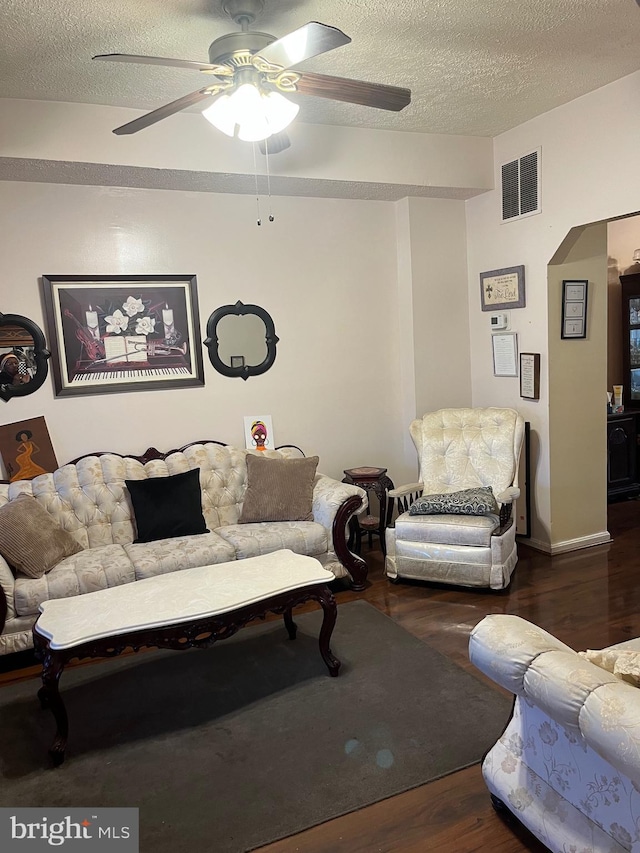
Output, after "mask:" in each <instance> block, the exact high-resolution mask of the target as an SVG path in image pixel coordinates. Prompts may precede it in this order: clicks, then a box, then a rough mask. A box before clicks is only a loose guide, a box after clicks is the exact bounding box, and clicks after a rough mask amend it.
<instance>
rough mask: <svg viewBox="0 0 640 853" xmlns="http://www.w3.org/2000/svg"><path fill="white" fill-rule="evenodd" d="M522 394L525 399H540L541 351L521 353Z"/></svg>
mask: <svg viewBox="0 0 640 853" xmlns="http://www.w3.org/2000/svg"><path fill="white" fill-rule="evenodd" d="M520 396H521V397H523V398H524V399H525V400H539V399H540V353H539V352H521V353H520Z"/></svg>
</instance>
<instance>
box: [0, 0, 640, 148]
mask: <svg viewBox="0 0 640 853" xmlns="http://www.w3.org/2000/svg"><path fill="white" fill-rule="evenodd" d="M312 20H318V21H321V22H323V23H326V24H332V25H333V26H337V27H339V28H340V29H342V30H343V31H344V32H346V33H347V35H349V36H351V38H352V40H353V41H352V43H351V44H349V45H346V46H345V47H341V48H338V49H337V50H335V51H332V52H331V53H328V54H326V55H324V56H319V57H316V58H315V59H311V60H308V61H307V62H306V63H304V64H303V65H302V66H300V70H306V71H317V72H320V73H325V74H334V75H336V76H341V77H352V78H355V79H360V80H367V81H372V82H379V83H388V84H392V85H399V86H405V87H408V88H410V89H411V90H412V92H413V100H412V103H411V104H410V106H408V107H407V108H406V109H405V110H403V111H402V112H400V113H390V112H385V111H381V110H374V109H370V108H366V107H359V106H353V105H345V104H338V103H334V102H329V101H323V100H321V99H318V98H311V97H306V98H305V97H302V96H299V102H300V103H301V105H302V106H301V111H300V116H299V120H302V121H305V122H310V123H326V124H334V125H351V126H356V127H371V128H384V129H392V130H404V131H422V132H425V133H445V134H463V135H472V136H495V135H496V134H498V133H500V132H502V131H505V130H507V129H509V128H511V127H514V126H516V125H518V124H521V123H522V122H523V121H526V120H527V119H529V118H532V117H533V116H536V115H539V114H540V113H543V112H546V111H547V110H549V109H552V108H553V107H556V106H558V105H560V104H563V103H566V102H567V101H570V100H572V99H573V98H576V97H578V96H579V95H582V94H585V93H586V92H590V91H592V90H593V89H596V88H599V87H600V86H603V85H605V84H606V83H609V82H611V81H613V80H616V79H618V78H620V77H623V76H625V75H626V74H630V73H631V72H633V71H637V70H638V69H640V8H638V5H637V3H636V2H634V0H527V2H525V1H524V0H520V2H518V0H396V2H395V3H394V2H391V0H323V2H320V0H266V5H265V9H264V12H263V14H262V15H261V17H260V18H259V19H258V20H257V21H256V23H255V24H254V25H253V27H252V29H257V30H260V31H262V32H268V33H272V34H273V35H275V36H277V37H279V36H282V35H284V34H286V33H287V32H290V31H291V30H293V29H296V28H297V27H299V26H301V25H302V24H304V23H306V22H307V21H312ZM0 28H1V31H2V33H3V36H2V49H1V50H0V97H4V98H27V99H38V100H55V101H77V102H84V103H95V104H112V105H118V106H126V107H135V108H139V109H144V110H150V109H154V108H156V107H158V106H160V105H161V104H164V103H166V102H168V101H171V100H174V99H175V98H178V97H180V96H182V95H184V94H186V93H187V92H190V91H193V90H195V89H198V88H200V87H201V86H202V80H203V77H202V75H200V74H199V72H197V71H190V70H184V69H170V68H161V67H156V66H149V65H146V66H139V65H121V64H117V63H113V64H112V63H99V62H92V61H91V57H92V56H93V55H94V54H97V53H134V54H149V55H154V56H167V57H177V58H180V59H194V60H199V61H207V51H208V47H209V44H210V43H211V42H212V41H213V40H214V39H216V38H218V37H219V36H221V35H224V34H225V33H228V32H234V31H237V29H238V28H237V27H236V25H235V24H234V23H233V21H231V19H230V18H229V17H228V16H227V15H226V14H225V13H224V12H222V11H221V9H220V5H219V0H2V2H0Z"/></svg>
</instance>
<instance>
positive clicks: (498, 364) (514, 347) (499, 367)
mask: <svg viewBox="0 0 640 853" xmlns="http://www.w3.org/2000/svg"><path fill="white" fill-rule="evenodd" d="M491 349H492V351H493V375H494V376H517V375H518V336H517V334H516V332H503V333H501V334H497V335H491Z"/></svg>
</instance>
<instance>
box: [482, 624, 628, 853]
mask: <svg viewBox="0 0 640 853" xmlns="http://www.w3.org/2000/svg"><path fill="white" fill-rule="evenodd" d="M639 651H640V639H635V640H629V641H627V642H625V643H619V644H618V645H617V646H611V647H610V649H609V650H608V653H609V654H611V655H618V656H619V655H620V653H621V652H622V653H623V657H626V656H627V655H628V654H629V652H639ZM588 654H589V655H595V654H596V653H591V652H589V653H588ZM469 656H470V659H471V661H472V663H474V664H475V666H477V667H478V669H480V670H481V671H482V672H484V673H485V675H488V676H489V678H491V679H493V681H495V682H496V683H497V684H499V685H500V686H501V687H503V688H505V689H506V690H508V691H509V692H511V693H513V694H514V695H515V705H514V710H513V716H512V717H511V720H510V721H509V723H508V725H507V727H506V729H505V732H504V734H503V735H502V737H501V738H500V739H499V740H498V742H497V743H496V744H495V745H494V746H493V747H492V748H491V749H490V750H489V752H488V753H487V755H486V756H485V759H484V761H483V764H482V773H483V776H484V779H485V782H486V784H487V786H488V788H489V791H490V792H491V794H492V798H493V801H494V805H495V806H496V808H497V809H498V810H503V809H506V810H507V811H508V812H510V813H511V814H512V815H515V816H516V817H517V818H518V820H519V821H520V822H521V823H523V824H524V825H525V826H526V827H527V828H528V829H530V830H531V832H533V833H534V835H536V836H537V837H538V838H539V839H540V840H541V841H542V842H543V843H544V844H545V845H546V846H547V847H548V848H549V850H552V851H555V853H569V851H575V853H623V851H631V853H638V851H640V688H638V687H636V686H633V685H631V684H629V683H626V681H623V680H622V679H621V678H620V677H618V676H617V675H613V674H612V673H611V672H609V671H607V670H606V669H603V668H601V667H600V666H596V665H595V664H594V663H591V662H590V660H587V659H586V658H585V657H583V656H582V654H579V653H577V652H575V651H574V650H573V649H571V648H570V647H569V646H565V645H564V643H561V642H560V641H559V640H557V639H556V638H555V637H553V636H552V635H551V634H549V633H547V632H546V631H544V630H543V629H542V628H539V627H537V626H536V625H533V624H531V623H530V622H527V621H526V620H524V619H521V618H520V617H518V616H507V615H491V616H487V617H485V618H484V619H483V620H482V621H481V622H480V623H479V624H478V625H476V627H475V628H474V629H473V631H472V632H471V638H470V641H469ZM636 675H637V673H636Z"/></svg>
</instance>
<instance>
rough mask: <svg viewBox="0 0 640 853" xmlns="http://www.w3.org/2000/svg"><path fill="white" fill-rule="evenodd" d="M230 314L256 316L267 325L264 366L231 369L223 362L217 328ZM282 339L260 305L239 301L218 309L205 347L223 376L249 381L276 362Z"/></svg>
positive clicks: (209, 322)
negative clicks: (279, 343)
mask: <svg viewBox="0 0 640 853" xmlns="http://www.w3.org/2000/svg"><path fill="white" fill-rule="evenodd" d="M229 314H236V315H242V314H255V315H256V316H258V317H260V319H261V320H262V322H263V323H264V325H265V342H266V344H267V355H266V358H265V359H264V361H263V362H262V364H255V365H252V364H245V365H243V366H242V367H231V366H230V365H228V364H225V363H224V361H222V360H221V358H220V356H219V354H218V333H217V326H218V323H219V322H220V320H221V319H222V318H223V317H227V316H228V315H229ZM279 340H280V338H279V337H278V336H277V335H276V330H275V326H274V325H273V320H272V319H271V316H270V315H269V314H268V313H267V312H266V311H265V310H264V308H261V307H260V306H259V305H245V304H244V303H242V302H240V301H238V302H236V304H235V305H223V306H222V307H221V308H217V309H216V310H215V311H214V312H213V314H212V315H211V316H210V317H209V319H208V321H207V337H206V338H205V340H204V345H205V346H206V347H207V349H208V350H209V361H210V362H211V364H212V365H213V366H214V367H215V369H216V370H217V371H218V373H222V375H223V376H232V377H233V376H239V377H240V378H241V379H245V380H246V379H248V378H249V377H250V376H259V375H260V374H261V373H266V371H267V370H269V368H270V367H271V366H272V365H273V362H274V361H275V360H276V344H277V343H278V341H279Z"/></svg>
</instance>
